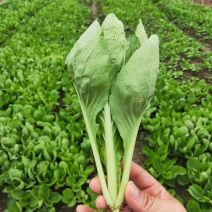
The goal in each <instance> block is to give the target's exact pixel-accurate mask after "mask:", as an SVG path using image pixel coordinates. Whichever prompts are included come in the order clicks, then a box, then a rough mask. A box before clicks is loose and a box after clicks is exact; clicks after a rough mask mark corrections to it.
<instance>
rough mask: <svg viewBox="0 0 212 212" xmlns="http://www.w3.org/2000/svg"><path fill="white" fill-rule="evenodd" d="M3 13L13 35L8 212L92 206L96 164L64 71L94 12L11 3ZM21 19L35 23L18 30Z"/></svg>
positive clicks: (0, 136) (72, 5)
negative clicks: (90, 180) (90, 178)
mask: <svg viewBox="0 0 212 212" xmlns="http://www.w3.org/2000/svg"><path fill="white" fill-rule="evenodd" d="M36 3H37V5H36ZM33 5H34V7H33ZM19 6H23V8H24V10H23V11H22V10H21V12H20V13H19V12H17V7H19ZM0 8H1V10H2V11H4V12H5V14H4V15H5V19H3V20H4V21H3V22H1V26H2V27H1V29H2V30H3V33H5V35H6V34H8V36H11V37H10V38H8V37H7V36H5V37H4V39H3V40H2V41H5V42H6V43H5V44H4V45H3V46H2V47H1V49H0V141H1V142H0V188H1V190H2V191H3V192H5V193H8V194H9V205H8V206H9V207H8V211H17V212H18V211H55V208H54V204H55V203H58V202H63V203H64V204H67V205H68V207H72V206H74V205H75V204H76V202H77V201H80V202H86V201H88V202H90V200H89V197H88V195H87V194H86V193H85V191H86V189H87V187H88V186H87V180H88V176H89V175H90V174H91V173H92V172H93V171H94V166H93V158H92V157H90V155H91V154H90V146H89V143H88V140H87V139H86V137H85V135H84V132H85V130H84V128H85V127H84V123H83V121H82V118H81V111H80V108H79V104H78V102H77V100H76V94H75V92H74V89H73V86H72V83H71V81H70V80H69V73H68V72H67V71H66V67H65V64H64V61H65V58H66V56H67V54H68V52H69V51H70V48H71V47H72V46H73V44H74V42H75V41H76V39H78V37H79V36H80V35H81V34H82V32H83V31H84V30H85V29H86V28H87V26H88V25H89V24H90V22H89V21H90V10H89V9H88V8H87V7H85V6H83V5H82V4H79V3H78V1H75V0H74V1H62V2H61V1H59V0H55V1H53V0H52V1H48V4H47V2H46V1H45V5H44V3H42V2H41V1H40V3H39V1H34V2H33V1H29V2H26V1H8V2H7V3H5V4H2V5H1V7H0ZM38 8H39V9H38ZM29 11H32V12H33V14H34V15H33V16H32V17H30V18H29V17H28V12H29ZM14 14H17V15H14ZM1 15H2V13H1ZM11 16H13V17H12V18H11V22H9V20H10V17H11ZM82 17H83V19H82ZM20 19H21V20H27V21H26V22H25V23H24V24H20V25H18V23H19V21H20ZM9 25H11V26H15V27H14V28H13V29H12V30H9V28H8V27H9ZM1 33H2V32H1ZM85 184H86V186H84V187H83V185H85ZM88 192H89V191H88Z"/></svg>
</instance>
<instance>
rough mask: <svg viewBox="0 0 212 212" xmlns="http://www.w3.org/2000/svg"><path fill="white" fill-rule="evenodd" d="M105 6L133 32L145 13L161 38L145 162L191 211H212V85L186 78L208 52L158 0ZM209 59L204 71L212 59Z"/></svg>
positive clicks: (150, 27)
mask: <svg viewBox="0 0 212 212" xmlns="http://www.w3.org/2000/svg"><path fill="white" fill-rule="evenodd" d="M101 8H102V11H103V14H108V13H110V12H114V13H116V15H117V16H118V17H119V18H120V19H121V20H122V21H123V22H124V24H125V25H127V26H128V27H127V28H126V30H127V31H129V32H130V33H131V32H132V31H134V29H135V26H136V24H137V23H138V19H139V18H141V19H142V21H143V23H144V26H145V28H146V29H147V32H148V34H153V33H155V34H158V36H159V37H160V40H161V42H160V50H161V52H160V57H161V67H160V70H161V73H160V77H159V80H158V82H157V91H156V94H155V96H154V99H153V103H152V105H151V108H150V109H149V110H148V111H147V113H146V115H145V117H144V118H143V121H142V125H143V127H142V128H143V130H146V131H147V132H146V133H147V140H148V144H149V146H147V147H143V148H142V149H143V154H145V155H146V156H147V160H146V161H145V163H144V164H143V165H144V166H145V168H146V169H148V170H149V172H150V173H151V174H152V175H154V176H155V177H156V178H157V179H158V180H159V181H160V182H161V183H163V185H165V186H166V187H167V188H168V189H169V191H170V192H171V193H172V194H178V198H179V199H180V200H181V201H182V202H183V203H184V204H185V205H186V207H187V209H188V211H191V212H192V211H212V201H211V199H212V175H211V171H212V136H211V134H212V114H211V111H212V85H211V84H207V83H206V82H205V81H204V80H200V79H197V78H194V77H191V78H190V79H188V80H184V79H183V77H185V76H183V74H182V71H181V70H183V71H184V72H183V73H184V75H186V73H188V70H190V67H191V66H195V64H192V60H193V59H196V58H200V57H202V55H207V53H206V52H204V51H203V50H202V46H201V44H199V43H198V42H196V41H195V40H192V39H191V38H189V37H187V36H186V35H185V34H184V33H183V32H182V31H181V30H179V28H177V27H176V26H175V25H173V24H172V23H170V22H168V21H167V20H168V19H167V17H166V16H165V14H163V13H162V12H161V11H160V10H159V9H158V8H157V6H156V5H155V4H154V3H153V2H152V1H149V0H143V1H136V0H135V1H130V2H129V1H126V0H118V1H112V0H107V1H104V2H102V4H101ZM126 14H127V16H126ZM200 55H201V56H200ZM203 60H204V61H202V63H203V64H201V66H200V67H199V71H201V70H202V68H203V67H204V66H205V65H206V64H208V63H210V62H209V61H207V60H208V58H207V57H204V56H203ZM185 64H189V66H188V67H186V66H185ZM208 65H209V64H208ZM208 68H209V67H208ZM182 191H183V192H182ZM186 191H188V192H186ZM183 193H185V194H186V196H183ZM181 195H182V196H181ZM180 196H181V197H180ZM183 198H184V199H183ZM188 198H189V201H186V202H185V200H186V199H188Z"/></svg>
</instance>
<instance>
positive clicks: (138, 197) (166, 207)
mask: <svg viewBox="0 0 212 212" xmlns="http://www.w3.org/2000/svg"><path fill="white" fill-rule="evenodd" d="M125 200H126V202H127V204H128V206H129V207H130V208H131V209H133V211H134V212H153V211H154V212H156V211H158V212H159V211H163V212H166V211H167V212H168V211H173V212H174V211H178V212H179V211H186V210H183V208H182V207H179V205H178V203H177V201H175V200H174V201H173V200H164V199H159V198H156V197H153V196H150V195H149V194H147V193H145V192H142V191H140V190H139V189H138V188H137V187H136V186H135V184H134V183H133V182H131V181H130V182H129V183H128V184H127V187H126V191H125Z"/></svg>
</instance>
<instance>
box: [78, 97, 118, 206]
mask: <svg viewBox="0 0 212 212" xmlns="http://www.w3.org/2000/svg"><path fill="white" fill-rule="evenodd" d="M80 102H81V101H80ZM81 108H82V113H83V117H84V120H85V125H86V129H87V132H88V137H89V139H90V143H91V148H92V151H93V155H94V159H95V163H96V168H97V172H98V175H99V180H100V184H101V188H102V193H103V195H104V198H105V201H106V203H107V205H108V206H110V207H113V206H114V204H113V202H112V200H111V198H110V195H109V192H108V189H107V184H106V180H105V176H104V171H103V168H102V163H101V160H100V156H99V152H98V148H97V145H96V138H95V136H94V135H93V132H92V130H91V128H90V124H89V121H88V117H87V115H86V112H85V109H84V107H83V105H82V104H81Z"/></svg>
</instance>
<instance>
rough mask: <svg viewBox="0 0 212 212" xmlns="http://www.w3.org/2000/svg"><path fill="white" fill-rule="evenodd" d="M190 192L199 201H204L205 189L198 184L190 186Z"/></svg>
mask: <svg viewBox="0 0 212 212" xmlns="http://www.w3.org/2000/svg"><path fill="white" fill-rule="evenodd" d="M188 192H189V193H190V194H191V195H192V196H193V197H194V198H195V199H196V200H198V201H200V202H204V198H203V196H204V193H205V192H204V190H203V188H202V187H200V186H199V185H197V184H193V185H192V186H190V187H189V189H188Z"/></svg>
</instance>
